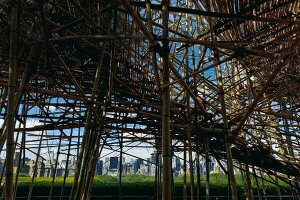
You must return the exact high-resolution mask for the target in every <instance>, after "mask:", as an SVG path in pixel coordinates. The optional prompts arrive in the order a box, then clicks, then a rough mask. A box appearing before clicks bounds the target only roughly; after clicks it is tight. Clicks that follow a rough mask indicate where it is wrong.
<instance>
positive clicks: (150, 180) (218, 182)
mask: <svg viewBox="0 0 300 200" xmlns="http://www.w3.org/2000/svg"><path fill="white" fill-rule="evenodd" d="M187 180H189V177H187ZM236 181H237V190H238V196H239V199H245V194H244V189H243V184H242V178H241V176H240V175H236ZM51 182H52V178H41V177H39V178H35V181H34V185H33V192H32V196H47V195H48V194H49V190H50V187H51ZM62 182H63V178H62V177H58V178H56V179H55V183H54V188H53V196H60V194H61V189H62ZM72 182H73V177H68V178H67V180H66V186H65V188H64V195H69V194H70V191H71V187H72ZM196 182H197V181H196V180H195V183H196ZM252 183H254V180H252ZM154 184H155V179H154V177H151V176H143V175H124V176H122V195H125V196H126V195H135V196H153V194H154ZM30 185H31V177H20V178H19V184H18V189H17V196H18V197H25V196H27V195H28V191H29V188H30ZM280 185H281V188H284V189H285V190H286V191H287V193H285V192H284V191H283V190H281V193H282V194H283V195H285V194H290V190H289V188H288V186H287V185H286V184H284V183H283V182H280ZM187 186H188V187H187V190H188V193H189V191H190V184H189V183H188V184H187ZM253 186H254V187H253V192H254V194H257V192H256V191H257V190H256V188H255V184H253ZM118 187H119V180H118V177H111V176H96V177H95V178H94V182H93V189H92V195H97V196H98V195H104V196H106V195H107V196H111V195H115V196H117V195H118V193H119V188H118ZM261 187H262V186H261ZM1 190H2V188H1ZM265 190H266V193H267V194H268V195H277V194H278V193H277V191H278V190H277V187H276V186H274V185H272V184H270V183H267V182H265ZM195 191H196V188H195ZM174 194H175V196H182V195H183V178H182V177H175V178H174ZM200 194H201V195H205V180H204V177H202V178H201V191H200ZM210 194H211V195H213V196H227V194H228V183H227V176H226V175H224V174H211V175H210Z"/></svg>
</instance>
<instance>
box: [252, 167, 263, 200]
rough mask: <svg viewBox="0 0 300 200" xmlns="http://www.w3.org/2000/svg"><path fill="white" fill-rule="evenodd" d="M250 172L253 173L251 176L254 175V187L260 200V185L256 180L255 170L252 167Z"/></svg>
mask: <svg viewBox="0 0 300 200" xmlns="http://www.w3.org/2000/svg"><path fill="white" fill-rule="evenodd" d="M252 171H253V174H254V180H255V184H256V187H257V196H258V200H262V197H261V190H260V185H259V182H258V179H257V175H256V170H255V168H254V166H252Z"/></svg>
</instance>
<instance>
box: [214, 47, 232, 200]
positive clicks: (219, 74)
mask: <svg viewBox="0 0 300 200" xmlns="http://www.w3.org/2000/svg"><path fill="white" fill-rule="evenodd" d="M218 59H219V55H218V54H216V52H214V62H215V63H218ZM217 85H218V90H219V94H220V103H221V112H222V113H221V114H222V118H223V123H224V129H225V130H227V129H228V128H229V125H228V119H227V114H226V104H225V96H224V89H223V77H222V70H221V66H220V65H217ZM230 140H231V135H230V134H229V132H228V131H226V133H225V147H226V153H227V166H228V176H229V182H230V191H231V196H232V199H233V200H237V191H236V181H235V176H234V169H233V158H232V153H231V142H230Z"/></svg>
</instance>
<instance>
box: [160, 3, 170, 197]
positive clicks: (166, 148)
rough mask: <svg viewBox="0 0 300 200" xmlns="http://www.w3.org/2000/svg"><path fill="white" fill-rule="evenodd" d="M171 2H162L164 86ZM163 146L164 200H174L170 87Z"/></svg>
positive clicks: (165, 97)
mask: <svg viewBox="0 0 300 200" xmlns="http://www.w3.org/2000/svg"><path fill="white" fill-rule="evenodd" d="M169 3H170V2H169V0H163V1H162V20H163V58H162V59H163V84H164V85H168V84H169V82H170V80H169V78H170V70H169V42H168V40H167V37H168V21H169V12H168V7H169ZM162 112H163V113H162V146H163V184H162V199H163V200H171V199H172V179H171V176H172V167H171V164H172V157H171V137H170V86H167V87H165V88H164V89H163V111H162Z"/></svg>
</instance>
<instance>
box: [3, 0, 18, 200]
mask: <svg viewBox="0 0 300 200" xmlns="http://www.w3.org/2000/svg"><path fill="white" fill-rule="evenodd" d="M11 9H12V10H11V13H12V14H11V17H12V18H11V32H10V52H9V57H10V59H9V79H8V106H7V142H6V175H5V199H6V200H12V199H13V197H14V184H13V155H14V151H15V148H14V130H15V127H14V126H15V90H16V70H17V46H18V34H17V31H18V1H14V2H13V4H12V8H11Z"/></svg>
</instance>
